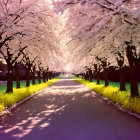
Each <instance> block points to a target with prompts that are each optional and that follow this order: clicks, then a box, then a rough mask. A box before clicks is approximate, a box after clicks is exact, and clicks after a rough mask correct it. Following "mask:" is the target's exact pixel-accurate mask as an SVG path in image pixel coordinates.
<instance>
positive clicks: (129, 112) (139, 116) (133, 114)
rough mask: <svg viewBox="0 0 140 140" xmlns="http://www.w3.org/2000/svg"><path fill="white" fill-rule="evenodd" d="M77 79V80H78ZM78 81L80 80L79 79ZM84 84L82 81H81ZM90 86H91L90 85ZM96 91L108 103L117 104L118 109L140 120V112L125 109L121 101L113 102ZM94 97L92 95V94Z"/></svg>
mask: <svg viewBox="0 0 140 140" xmlns="http://www.w3.org/2000/svg"><path fill="white" fill-rule="evenodd" d="M71 78H73V77H71ZM73 79H74V78H73ZM75 80H76V79H75ZM76 81H77V80H76ZM77 82H78V81H77ZM81 84H82V83H81ZM82 85H84V84H82ZM84 86H85V85H84ZM86 87H88V86H86ZM88 88H89V87H88ZM89 89H90V90H91V91H93V92H95V91H94V90H92V89H91V88H89ZM95 93H96V95H97V96H98V97H99V98H101V99H103V100H104V101H105V102H107V103H109V104H112V105H113V106H115V107H116V108H117V109H118V110H120V111H122V112H125V113H127V114H128V115H130V116H133V117H135V118H137V119H139V120H140V114H137V113H135V112H133V111H131V110H128V109H125V108H123V107H122V106H121V105H120V104H119V103H115V102H113V101H112V100H110V99H109V98H107V97H104V96H102V95H100V94H98V93H97V92H95ZM91 97H92V96H91Z"/></svg>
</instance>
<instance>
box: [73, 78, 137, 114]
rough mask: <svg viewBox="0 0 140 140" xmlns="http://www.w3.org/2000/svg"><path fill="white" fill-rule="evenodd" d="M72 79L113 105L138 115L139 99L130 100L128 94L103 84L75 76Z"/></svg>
mask: <svg viewBox="0 0 140 140" xmlns="http://www.w3.org/2000/svg"><path fill="white" fill-rule="evenodd" d="M72 77H73V78H74V79H75V80H77V81H78V82H80V83H81V84H83V85H85V86H87V87H89V88H90V89H92V90H94V91H95V92H97V93H99V94H100V95H102V96H104V97H107V98H109V99H111V100H112V101H113V102H115V103H119V104H121V105H122V107H124V108H126V109H129V110H131V111H134V112H136V113H138V114H140V98H139V97H135V98H132V97H131V95H130V92H127V91H120V90H119V88H118V87H113V86H108V87H105V86H104V85H103V84H101V85H97V84H96V83H95V82H89V81H86V80H83V79H81V78H78V77H75V76H72Z"/></svg>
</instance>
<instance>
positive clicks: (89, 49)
mask: <svg viewBox="0 0 140 140" xmlns="http://www.w3.org/2000/svg"><path fill="white" fill-rule="evenodd" d="M54 3H55V8H56V9H57V10H58V11H60V12H62V13H64V15H68V19H67V22H66V23H65V26H64V27H65V28H64V30H63V34H62V33H61V34H60V35H61V37H62V38H63V36H69V39H67V41H65V44H66V45H64V46H66V47H67V50H68V51H69V52H70V53H69V57H68V60H67V61H68V62H69V63H73V67H74V68H75V72H76V73H77V74H78V73H81V74H82V77H85V79H88V80H90V81H91V79H89V78H87V76H88V77H89V75H90V74H89V73H90V69H85V67H87V68H90V67H92V71H93V69H94V77H95V76H96V79H97V84H100V78H101V73H103V75H104V80H105V86H108V74H109V73H108V68H109V67H110V66H112V67H116V68H117V69H119V71H120V90H121V91H124V90H126V88H125V77H124V67H125V66H127V67H128V66H129V69H130V79H131V80H130V81H131V82H130V83H131V95H132V96H138V88H137V85H136V83H137V82H136V78H137V76H136V75H137V73H136V69H137V66H136V65H138V63H137V62H136V61H138V57H139V52H140V49H139V41H140V40H139V39H140V16H139V15H140V14H139V13H140V8H139V2H138V0H136V1H125V0H116V1H114V0H92V1H89V0H84V1H81V0H62V1H57V2H54ZM132 5H133V6H132ZM132 7H133V8H132ZM66 9H68V10H66ZM67 11H70V12H69V13H68V12H67ZM131 36H132V37H133V43H130V40H131ZM113 40H114V41H113ZM128 42H129V43H128ZM130 46H131V47H130ZM132 46H135V48H134V47H132ZM65 49H66V48H65ZM88 56H93V57H94V59H95V57H96V61H93V63H91V59H92V58H91V59H89V58H88ZM69 58H71V61H70V59H69ZM97 58H98V59H97ZM132 60H133V62H132ZM134 69H135V70H134ZM134 71H135V72H134ZM134 73H135V75H134ZM132 75H133V76H132ZM132 81H133V82H132ZM132 83H133V84H132ZM134 83H135V84H134ZM132 89H133V90H132ZM133 93H134V95H133Z"/></svg>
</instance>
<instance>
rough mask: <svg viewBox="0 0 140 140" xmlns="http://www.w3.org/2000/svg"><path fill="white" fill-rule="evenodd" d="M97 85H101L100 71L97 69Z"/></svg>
mask: <svg viewBox="0 0 140 140" xmlns="http://www.w3.org/2000/svg"><path fill="white" fill-rule="evenodd" d="M97 85H100V71H97Z"/></svg>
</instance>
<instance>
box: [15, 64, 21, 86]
mask: <svg viewBox="0 0 140 140" xmlns="http://www.w3.org/2000/svg"><path fill="white" fill-rule="evenodd" d="M15 72H16V88H20V69H19V65H17V66H16V68H15Z"/></svg>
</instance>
